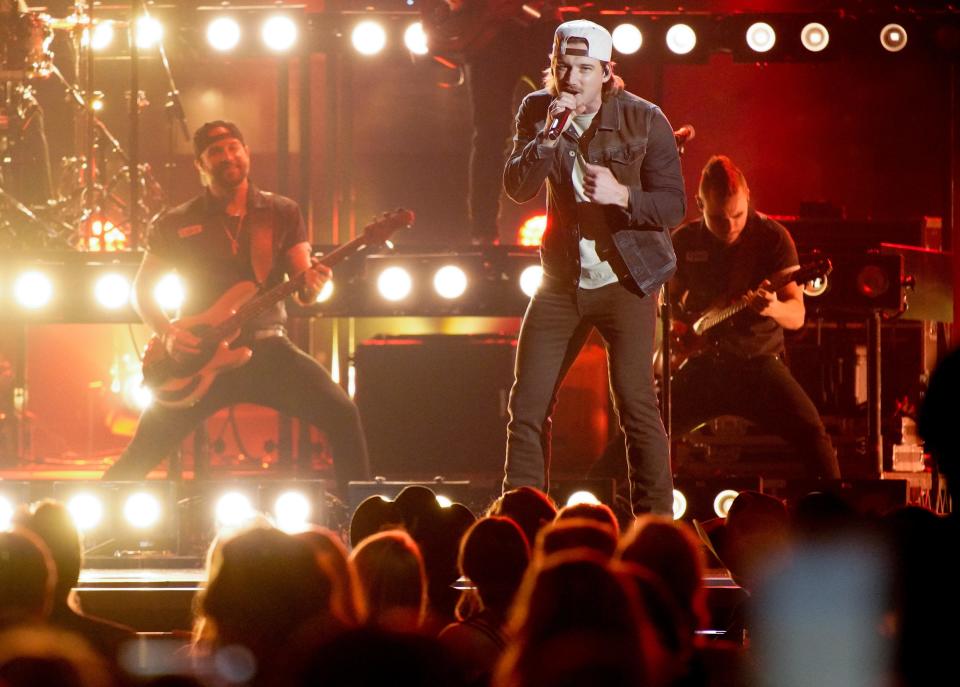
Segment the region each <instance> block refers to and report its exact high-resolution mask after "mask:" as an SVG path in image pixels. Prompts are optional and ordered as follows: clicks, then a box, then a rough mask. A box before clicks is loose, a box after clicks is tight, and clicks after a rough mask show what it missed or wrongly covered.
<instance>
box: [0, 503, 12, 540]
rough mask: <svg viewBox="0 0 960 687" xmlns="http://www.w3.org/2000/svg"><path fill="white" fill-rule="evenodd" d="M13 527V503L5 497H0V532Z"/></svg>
mask: <svg viewBox="0 0 960 687" xmlns="http://www.w3.org/2000/svg"><path fill="white" fill-rule="evenodd" d="M11 527H13V502H12V501H11V500H10V499H8V498H7V497H6V496H0V532H6V531H8V530H9V529H10V528H11Z"/></svg>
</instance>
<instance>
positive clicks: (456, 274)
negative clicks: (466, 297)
mask: <svg viewBox="0 0 960 687" xmlns="http://www.w3.org/2000/svg"><path fill="white" fill-rule="evenodd" d="M433 288H434V289H436V291H437V293H438V294H440V296H442V297H443V298H446V299H447V300H453V299H454V298H460V296H462V295H463V293H464V291H466V290H467V273H466V272H464V271H463V270H462V269H460V268H459V267H457V266H456V265H446V266H444V267H441V268H440V269H438V270H437V273H436V274H435V275H434V276H433Z"/></svg>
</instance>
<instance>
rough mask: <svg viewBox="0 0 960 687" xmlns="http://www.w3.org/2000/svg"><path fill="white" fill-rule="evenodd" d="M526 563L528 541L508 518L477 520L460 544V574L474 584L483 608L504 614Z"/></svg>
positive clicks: (521, 578) (528, 554)
mask: <svg viewBox="0 0 960 687" xmlns="http://www.w3.org/2000/svg"><path fill="white" fill-rule="evenodd" d="M529 561H530V547H529V546H528V544H527V539H526V537H524V536H523V532H522V531H521V530H520V527H519V525H517V523H515V522H514V521H513V520H511V519H510V518H503V517H489V518H483V519H481V520H478V521H477V522H476V523H474V525H473V526H472V527H471V528H470V529H469V530H468V531H467V533H466V535H464V537H463V542H462V543H461V545H460V560H459V567H460V573H461V574H462V575H465V576H466V577H468V578H470V581H471V582H473V584H474V585H476V588H477V593H478V595H479V596H480V601H481V603H483V605H484V607H485V608H490V609H492V610H494V611H496V612H498V613H500V614H503V615H505V614H506V612H507V609H508V608H509V606H510V602H511V601H512V600H513V597H514V596H515V595H516V593H517V590H518V589H519V588H520V583H521V582H522V581H523V576H524V573H525V572H526V570H527V564H528V563H529Z"/></svg>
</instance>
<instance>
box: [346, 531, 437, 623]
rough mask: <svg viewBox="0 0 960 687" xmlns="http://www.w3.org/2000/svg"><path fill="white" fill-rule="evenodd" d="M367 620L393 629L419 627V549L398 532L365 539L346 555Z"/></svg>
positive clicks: (422, 598)
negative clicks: (358, 589)
mask: <svg viewBox="0 0 960 687" xmlns="http://www.w3.org/2000/svg"><path fill="white" fill-rule="evenodd" d="M350 562H351V563H352V564H353V566H354V569H355V570H356V571H357V580H358V582H359V585H360V593H361V595H362V596H363V600H364V605H365V606H366V609H367V620H368V621H369V622H370V623H372V624H376V625H384V626H387V627H394V628H396V629H413V628H417V627H420V625H422V624H423V621H424V619H425V615H426V610H427V577H426V573H425V571H424V567H423V557H422V556H421V555H420V548H419V547H418V546H417V543H416V542H415V541H414V540H413V538H412V537H411V536H410V535H409V534H407V533H406V532H404V531H402V530H389V531H387V532H378V533H377V534H374V535H372V536H370V537H367V538H366V539H364V540H363V541H362V542H360V545H359V546H357V548H355V549H354V550H353V552H352V553H351V554H350Z"/></svg>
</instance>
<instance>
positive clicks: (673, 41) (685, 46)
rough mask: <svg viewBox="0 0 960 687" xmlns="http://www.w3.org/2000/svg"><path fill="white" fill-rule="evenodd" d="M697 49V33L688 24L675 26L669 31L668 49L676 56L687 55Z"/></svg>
mask: <svg viewBox="0 0 960 687" xmlns="http://www.w3.org/2000/svg"><path fill="white" fill-rule="evenodd" d="M695 47H697V32H696V31H694V30H693V29H692V28H691V27H690V26H689V25H687V24H674V25H673V26H671V27H670V28H669V29H667V48H669V49H670V52H672V53H674V54H675V55H687V54H689V53H690V52H692V51H693V49H694V48H695Z"/></svg>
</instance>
